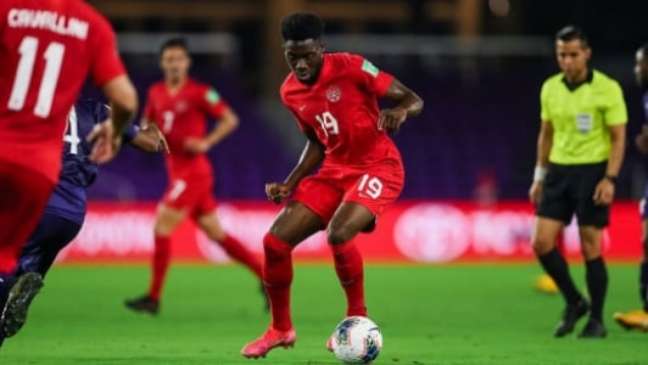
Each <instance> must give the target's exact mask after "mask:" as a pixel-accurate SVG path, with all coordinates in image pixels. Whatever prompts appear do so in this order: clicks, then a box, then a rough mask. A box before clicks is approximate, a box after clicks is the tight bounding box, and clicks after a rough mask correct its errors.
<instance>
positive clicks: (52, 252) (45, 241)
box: [16, 213, 81, 276]
mask: <svg viewBox="0 0 648 365" xmlns="http://www.w3.org/2000/svg"><path fill="white" fill-rule="evenodd" d="M80 230H81V224H79V223H77V222H74V221H71V220H69V219H65V218H62V217H59V216H57V215H53V214H49V213H45V214H43V216H42V217H41V219H40V222H38V226H37V227H36V230H35V231H34V232H33V233H32V235H31V236H30V237H29V241H27V244H26V245H25V248H23V250H22V253H21V254H20V258H19V259H18V269H17V273H16V274H17V275H20V274H22V273H25V272H38V273H40V274H41V275H43V276H45V274H46V273H47V271H48V270H49V269H50V267H51V266H52V263H54V260H55V259H56V255H58V253H59V252H60V251H61V250H62V249H63V248H64V247H65V246H67V245H68V243H70V242H72V240H73V239H74V237H76V235H77V234H78V233H79V231H80Z"/></svg>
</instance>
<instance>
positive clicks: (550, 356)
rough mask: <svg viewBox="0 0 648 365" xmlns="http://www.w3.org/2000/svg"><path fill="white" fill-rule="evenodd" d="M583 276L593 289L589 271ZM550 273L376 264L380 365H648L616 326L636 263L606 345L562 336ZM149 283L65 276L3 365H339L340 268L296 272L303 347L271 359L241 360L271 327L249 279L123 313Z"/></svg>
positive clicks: (119, 273)
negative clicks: (538, 279)
mask: <svg viewBox="0 0 648 365" xmlns="http://www.w3.org/2000/svg"><path fill="white" fill-rule="evenodd" d="M572 272H573V274H574V275H575V277H576V278H578V283H579V286H581V287H582V286H583V276H584V275H583V270H582V267H578V266H576V267H575V268H574V269H573V270H572ZM538 273H539V269H538V268H537V267H536V266H535V265H532V264H529V265H517V264H516V265H488V264H478V265H468V264H459V265H451V266H389V265H381V266H377V265H370V266H368V267H367V299H368V303H369V308H370V313H371V317H372V318H373V319H374V320H376V321H377V322H378V324H379V325H380V326H381V328H382V331H383V335H384V338H385V347H384V349H383V352H382V353H381V355H380V357H379V359H378V360H377V361H376V362H375V364H377V365H379V364H398V365H423V364H425V365H430V364H498V365H502V364H515V365H519V364H543V365H544V364H570V365H572V364H587V365H593V364H617V365H622V364H623V365H629V364H648V334H643V333H637V332H626V331H624V330H622V329H620V328H619V327H618V326H617V325H616V324H615V323H614V322H613V321H612V319H611V315H612V313H613V312H614V311H615V310H623V309H631V308H635V307H637V306H638V298H637V276H638V275H637V269H636V266H634V265H613V266H611V267H610V290H609V293H608V298H609V300H608V303H607V307H606V321H607V325H608V330H609V336H608V338H607V339H606V340H586V341H584V340H579V339H577V338H576V336H575V335H572V336H570V337H568V338H565V339H560V340H558V339H554V338H552V337H551V333H552V330H553V328H554V326H555V324H556V321H557V318H558V315H559V312H560V311H561V310H562V302H561V300H560V299H559V298H558V297H552V296H547V295H542V294H539V293H536V292H534V291H533V290H532V289H531V283H532V281H533V279H534V277H535V275H537V274H538ZM147 281H148V270H147V268H145V267H131V266H124V267H118V266H115V267H73V266H66V267H58V268H55V269H54V270H53V271H52V272H51V274H50V276H49V277H48V278H47V281H46V286H45V288H44V289H43V291H42V292H41V294H40V296H39V297H38V298H37V299H36V301H35V303H34V305H33V307H32V311H31V313H30V318H29V322H28V323H27V325H26V326H25V328H24V329H23V331H22V332H21V333H20V334H19V335H18V336H16V337H15V338H12V339H8V340H7V341H6V342H5V344H4V346H3V347H2V348H1V349H0V364H2V365H4V364H11V365H13V364H34V365H36V364H61V365H63V364H65V365H73V364H92V365H95V364H100V365H108V364H115V365H140V364H155V365H162V364H182V365H186V364H273V365H274V364H310V365H317V364H331V365H333V364H337V361H336V360H335V358H334V357H333V355H331V354H329V353H328V352H327V351H326V350H325V348H324V344H325V341H326V338H327V336H328V335H329V334H330V333H331V331H332V330H333V328H334V326H335V324H336V323H337V322H338V321H339V320H340V319H342V316H343V310H344V299H343V295H342V292H341V289H340V287H339V286H338V283H337V279H336V277H335V273H334V271H333V269H332V267H330V266H328V265H301V266H298V267H297V268H296V271H295V283H294V286H293V294H294V296H293V298H294V300H293V312H294V322H295V325H296V328H297V332H298V341H297V345H296V347H295V348H294V349H292V350H284V349H278V350H275V351H274V352H272V353H270V355H269V357H268V358H266V359H265V360H259V361H253V360H245V359H243V358H242V357H241V356H240V355H239V350H240V348H241V346H242V345H243V344H244V343H245V342H246V341H248V340H250V339H252V338H253V337H255V336H257V335H259V334H260V333H261V332H262V331H263V330H264V328H265V327H266V325H267V323H268V316H267V314H266V313H264V311H263V310H262V303H261V300H260V296H259V292H258V287H257V284H256V283H255V281H254V280H253V279H252V277H251V276H250V275H249V274H248V273H247V272H246V271H244V270H243V269H241V268H238V267H233V266H218V267H209V266H188V265H176V266H175V267H173V268H172V270H171V272H170V275H169V282H168V285H167V288H166V289H167V290H166V293H165V297H164V301H163V307H162V313H161V315H160V316H159V317H157V318H151V317H149V316H145V315H138V314H134V313H130V312H128V311H126V310H125V309H124V307H123V305H122V301H123V299H124V298H126V297H130V296H133V295H138V294H141V293H142V291H143V289H144V288H145V287H146V284H147ZM583 325H584V321H583V322H581V323H579V328H580V327H582V326H583Z"/></svg>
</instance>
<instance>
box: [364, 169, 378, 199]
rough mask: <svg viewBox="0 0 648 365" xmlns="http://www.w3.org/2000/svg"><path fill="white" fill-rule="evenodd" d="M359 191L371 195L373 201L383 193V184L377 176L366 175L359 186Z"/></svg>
mask: <svg viewBox="0 0 648 365" xmlns="http://www.w3.org/2000/svg"><path fill="white" fill-rule="evenodd" d="M358 191H359V192H361V193H365V194H367V195H369V197H371V199H378V198H379V197H380V195H381V194H382V191H383V183H382V181H380V179H379V178H377V177H375V176H373V177H372V176H369V174H364V175H363V176H362V178H361V179H360V183H359V184H358Z"/></svg>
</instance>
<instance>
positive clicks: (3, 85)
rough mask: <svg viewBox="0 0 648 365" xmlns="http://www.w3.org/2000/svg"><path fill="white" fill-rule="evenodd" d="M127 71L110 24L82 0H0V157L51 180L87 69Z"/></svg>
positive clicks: (96, 75)
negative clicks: (70, 112)
mask: <svg viewBox="0 0 648 365" xmlns="http://www.w3.org/2000/svg"><path fill="white" fill-rule="evenodd" d="M124 73H125V71H124V66H123V65H122V62H121V60H120V59H119V55H118V53H117V50H116V46H115V36H114V33H113V30H112V28H111V26H110V24H109V23H108V21H106V19H104V18H103V17H102V16H101V15H100V14H99V13H97V11H95V10H94V9H93V8H92V7H90V6H89V5H87V4H86V3H85V2H83V1H81V0H1V1H0V141H2V143H0V159H2V160H3V161H6V162H9V163H14V164H17V165H20V166H25V167H27V168H29V169H32V170H36V171H39V172H40V173H42V174H43V175H44V176H46V177H47V178H49V179H50V180H52V181H53V182H56V181H57V179H58V175H59V171H60V168H61V148H62V141H63V132H64V129H65V123H66V120H67V114H68V112H69V111H70V109H71V108H72V106H73V105H74V102H75V101H76V99H77V96H78V93H79V90H80V89H81V87H82V85H83V83H84V82H85V80H86V78H87V76H88V74H91V75H92V77H93V79H94V82H95V84H96V85H97V86H100V87H101V86H103V85H104V84H106V83H107V82H108V81H111V80H113V79H114V78H116V77H118V76H121V75H123V74H124Z"/></svg>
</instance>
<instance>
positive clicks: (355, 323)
mask: <svg viewBox="0 0 648 365" xmlns="http://www.w3.org/2000/svg"><path fill="white" fill-rule="evenodd" d="M332 345H333V353H335V357H337V358H338V360H340V361H342V362H343V363H345V364H370V363H371V362H372V361H374V360H375V359H376V358H377V357H378V354H380V350H381V349H382V346H383V338H382V334H381V333H380V329H379V328H378V325H377V324H375V323H374V322H373V321H372V320H370V319H369V318H366V317H359V316H355V317H348V318H346V319H344V320H343V321H342V322H340V323H339V324H338V325H337V327H335V332H333V343H332Z"/></svg>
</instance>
